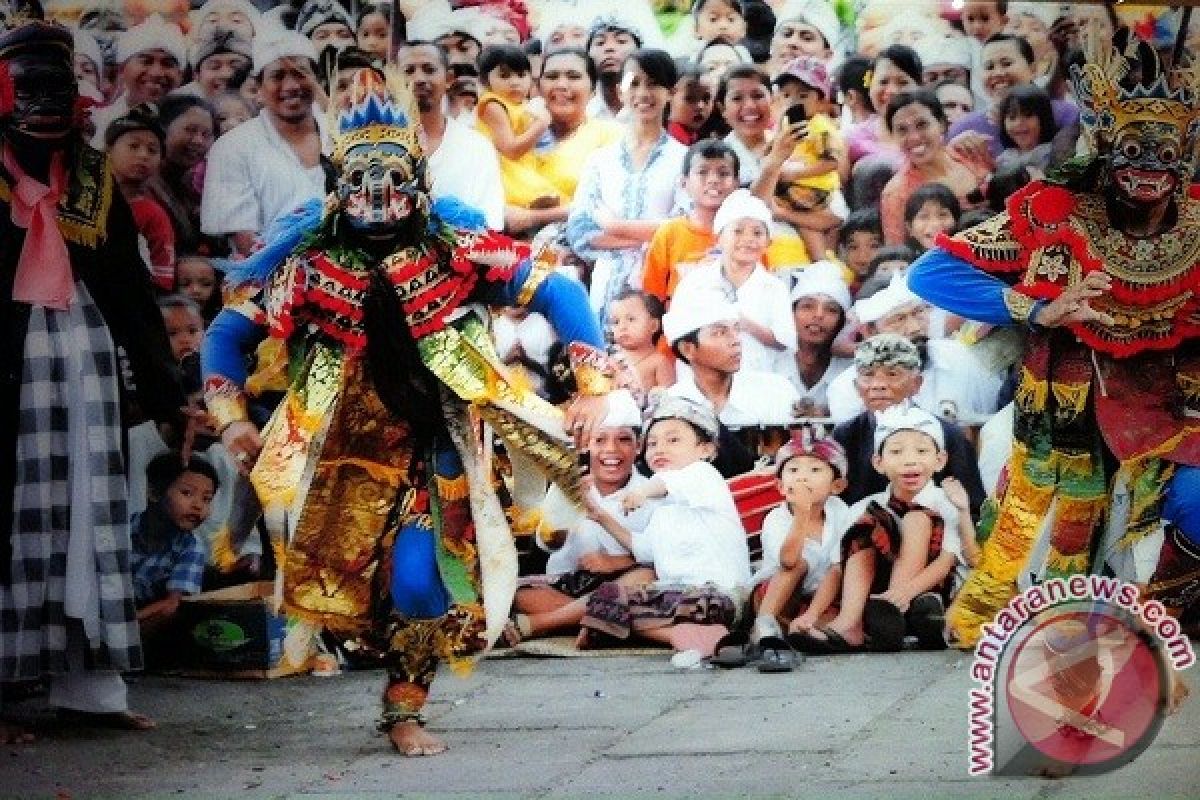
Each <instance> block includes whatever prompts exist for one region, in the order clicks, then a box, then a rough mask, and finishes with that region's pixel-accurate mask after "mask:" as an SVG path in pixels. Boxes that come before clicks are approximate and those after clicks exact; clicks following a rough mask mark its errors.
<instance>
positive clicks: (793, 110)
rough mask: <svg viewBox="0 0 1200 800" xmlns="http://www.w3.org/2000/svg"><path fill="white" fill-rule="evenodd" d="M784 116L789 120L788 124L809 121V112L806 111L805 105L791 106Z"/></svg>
mask: <svg viewBox="0 0 1200 800" xmlns="http://www.w3.org/2000/svg"><path fill="white" fill-rule="evenodd" d="M783 118H784V119H786V120H787V123H788V125H799V124H800V123H801V122H807V121H808V114H806V113H805V112H804V106H802V105H799V104H797V105H794V106H789V107H788V110H787V111H784V112H783Z"/></svg>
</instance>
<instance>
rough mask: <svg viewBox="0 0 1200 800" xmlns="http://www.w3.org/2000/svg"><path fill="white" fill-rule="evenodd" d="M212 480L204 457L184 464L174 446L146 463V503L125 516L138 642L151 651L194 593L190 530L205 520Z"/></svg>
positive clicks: (197, 546)
mask: <svg viewBox="0 0 1200 800" xmlns="http://www.w3.org/2000/svg"><path fill="white" fill-rule="evenodd" d="M218 482H219V480H218V478H217V471H216V470H215V469H213V466H212V465H211V464H210V463H209V462H208V461H207V460H205V459H204V458H201V457H200V456H192V457H191V458H189V459H188V461H187V463H184V461H183V459H182V457H181V455H180V453H179V452H178V451H175V450H172V451H168V452H165V453H161V454H159V455H157V456H155V457H154V458H153V459H151V460H150V463H149V464H148V465H147V466H146V483H147V486H148V497H149V504H148V505H147V506H146V510H145V511H144V512H142V513H140V514H135V515H133V518H132V519H131V520H130V523H131V528H132V545H133V546H132V551H131V560H130V570H131V572H132V574H133V595H134V604H135V605H136V606H137V619H138V624H139V627H140V628H141V633H142V640H143V642H145V643H146V644H147V646H148V649H149V650H150V651H151V652H154V651H157V650H163V651H165V650H167V649H169V643H167V642H163V641H161V639H162V638H163V637H164V636H165V635H166V634H167V633H168V632H169V630H170V628H171V626H172V623H173V622H174V620H175V619H176V616H175V615H176V612H177V611H178V610H179V602H180V600H181V599H182V598H183V596H184V595H189V594H196V593H197V592H199V591H200V587H201V583H202V581H203V579H204V564H205V553H204V546H203V545H202V544H201V543H200V540H199V539H198V538H197V537H196V535H195V534H194V533H193V531H195V530H196V528H198V527H200V526H201V525H202V524H203V523H204V521H205V520H207V519H208V515H209V512H210V510H211V505H212V498H213V494H214V493H215V492H216V491H217V485H218ZM155 640H159V641H158V642H157V643H158V644H159V645H161V647H155V646H154V644H155V643H156V642H155ZM148 655H149V653H148Z"/></svg>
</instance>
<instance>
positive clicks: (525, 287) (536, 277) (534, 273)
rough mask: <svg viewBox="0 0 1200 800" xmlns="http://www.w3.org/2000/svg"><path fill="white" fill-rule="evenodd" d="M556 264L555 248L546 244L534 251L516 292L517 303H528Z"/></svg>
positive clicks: (524, 304) (523, 304) (556, 254)
mask: <svg viewBox="0 0 1200 800" xmlns="http://www.w3.org/2000/svg"><path fill="white" fill-rule="evenodd" d="M557 266H558V253H557V252H555V248H553V247H551V246H549V245H546V246H544V247H542V248H541V249H539V250H538V251H537V252H536V253H534V254H533V258H532V260H531V261H530V264H529V274H528V275H526V276H525V282H524V283H522V284H521V288H520V290H519V291H518V292H517V305H519V306H527V305H529V303H530V301H532V300H533V295H534V293H535V292H537V290H538V287H539V286H541V285H542V284H543V283H545V282H546V278H548V277H550V273H552V272H554V270H555V268H556V267H557Z"/></svg>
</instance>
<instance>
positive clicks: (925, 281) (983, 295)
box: [908, 247, 1016, 325]
mask: <svg viewBox="0 0 1200 800" xmlns="http://www.w3.org/2000/svg"><path fill="white" fill-rule="evenodd" d="M908 288H910V289H912V290H913V292H915V293H916V294H918V295H920V296H921V297H922V298H924V299H925V300H928V301H929V302H930V303H933V304H934V305H935V306H937V307H938V308H944V309H945V310H947V311H949V312H951V313H953V314H958V315H959V316H960V317H966V318H967V319H973V320H975V321H977V322H986V323H988V324H990V325H1014V324H1016V323H1015V322H1014V321H1013V318H1012V314H1010V313H1009V311H1008V306H1006V305H1005V304H1004V293H1005V292H1006V291H1011V290H1010V289H1009V287H1008V286H1007V285H1006V284H1005V283H1004V282H1003V281H1001V280H999V279H997V278H994V277H992V276H991V275H988V274H987V273H986V272H983V271H982V270H979V269H976V268H975V267H974V266H972V265H971V263H970V262H968V261H964V260H963V259H961V258H959V257H958V256H954V255H951V254H950V253H948V252H946V251H945V250H943V249H941V248H940V247H933V248H930V249H929V250H928V251H926V253H925V255H923V256H921V257H920V258H919V259H917V261H916V262H915V263H914V264H913V265H912V266H911V267H909V269H908Z"/></svg>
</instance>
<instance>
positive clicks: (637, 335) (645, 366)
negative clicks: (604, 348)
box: [608, 289, 675, 392]
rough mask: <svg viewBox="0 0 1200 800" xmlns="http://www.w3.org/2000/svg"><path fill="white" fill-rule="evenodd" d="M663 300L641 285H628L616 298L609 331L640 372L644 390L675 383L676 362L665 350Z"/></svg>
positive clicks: (631, 366)
mask: <svg viewBox="0 0 1200 800" xmlns="http://www.w3.org/2000/svg"><path fill="white" fill-rule="evenodd" d="M663 312H664V310H663V304H662V301H661V300H659V299H658V298H657V297H655V296H654V295H652V294H647V293H646V292H643V291H642V290H641V289H626V290H624V291H623V292H621V293H620V294H618V295H617V296H616V298H615V299H614V300H613V305H612V309H611V310H610V311H609V314H608V324H609V332H610V335H611V338H612V343H613V345H614V346H615V347H616V351H617V355H619V356H622V357H623V358H624V359H625V362H626V363H627V364H628V365H629V367H630V368H631V369H633V371H634V372H635V373H636V374H637V377H638V382H639V384H640V386H641V389H642V391H643V392H649V391H650V390H652V389H655V388H659V387H662V388H666V387H667V386H670V385H672V384H674V383H675V364H674V362H673V361H672V360H671V359H670V358H669V357H668V356H667V355H666V354H665V353H663V351H662V348H661V346H660V343H661V341H662V335H663V334H662V318H663Z"/></svg>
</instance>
